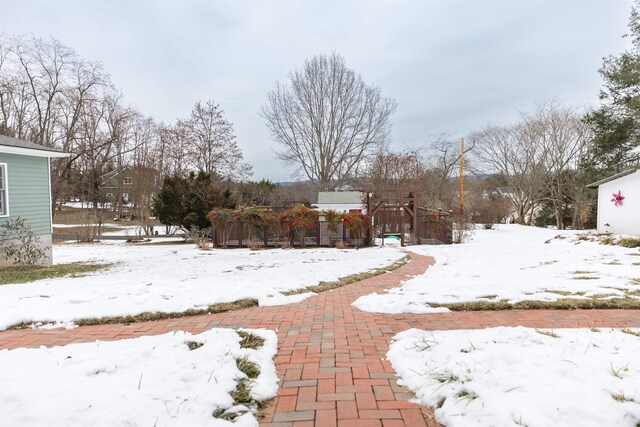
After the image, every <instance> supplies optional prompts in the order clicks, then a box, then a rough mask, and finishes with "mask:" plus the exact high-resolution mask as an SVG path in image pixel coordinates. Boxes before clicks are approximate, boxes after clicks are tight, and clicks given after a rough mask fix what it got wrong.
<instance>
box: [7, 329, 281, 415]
mask: <svg viewBox="0 0 640 427" xmlns="http://www.w3.org/2000/svg"><path fill="white" fill-rule="evenodd" d="M250 332H252V333H254V334H257V335H260V336H262V337H263V338H265V344H264V346H262V347H260V348H259V349H257V350H252V349H242V348H240V345H239V342H240V337H239V336H238V334H237V333H236V332H235V331H233V330H231V329H212V330H209V331H206V332H204V333H201V334H198V335H192V334H189V333H185V332H182V331H180V332H175V333H168V334H164V335H159V336H145V337H141V338H135V339H127V340H121V341H109V342H100V341H98V342H92V343H83V344H69V345H66V346H63V347H53V348H45V347H41V348H37V349H24V348H19V349H15V350H2V351H0V366H2V369H0V384H2V386H1V387H0V425H3V426H15V427H21V426H25V427H27V426H28V427H31V426H45V425H46V426H51V427H57V426H60V427H66V426H94V427H99V426H109V427H111V426H234V425H235V426H252V427H253V426H258V422H257V420H256V419H255V417H254V416H253V415H252V414H251V413H250V412H247V413H246V414H244V415H241V416H240V417H239V418H238V419H237V420H236V422H235V423H231V422H228V421H224V420H221V419H215V418H213V417H212V413H213V411H215V410H216V409H218V408H222V409H227V408H230V407H231V406H232V405H233V399H232V398H231V396H229V392H230V391H233V390H234V389H235V388H236V382H237V380H238V379H240V378H246V375H245V374H243V373H242V372H240V371H239V370H238V368H237V366H236V358H244V357H247V358H248V359H249V360H250V361H252V362H254V363H256V364H258V366H259V367H260V375H259V377H258V378H256V379H255V380H253V381H252V382H251V383H250V386H251V395H252V397H253V398H254V399H257V400H266V399H269V398H272V397H274V396H275V395H276V392H277V387H278V386H277V376H276V370H275V365H274V362H273V357H274V355H275V354H276V345H277V338H276V334H275V333H274V332H273V331H267V330H253V331H250ZM187 341H195V342H199V343H203V344H204V345H203V346H202V347H200V348H198V349H195V350H189V348H188V347H187V345H186V342H187ZM245 411H246V408H245Z"/></svg>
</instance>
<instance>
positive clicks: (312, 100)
mask: <svg viewBox="0 0 640 427" xmlns="http://www.w3.org/2000/svg"><path fill="white" fill-rule="evenodd" d="M289 78H290V82H289V83H288V84H284V83H278V84H277V85H276V88H275V89H274V90H273V91H271V92H269V94H268V95H267V104H266V105H265V106H264V107H263V108H262V116H263V117H264V119H265V121H266V124H267V126H268V128H269V130H270V131H271V134H272V136H273V138H274V139H275V140H276V141H277V142H279V143H280V144H281V145H282V150H281V151H280V152H279V153H278V154H279V157H280V159H281V160H282V161H283V162H284V163H285V164H286V165H289V166H294V167H295V168H296V170H297V172H302V173H304V175H306V176H307V177H308V178H309V179H310V180H311V181H312V182H313V183H314V184H316V185H318V186H319V187H320V188H322V189H329V188H332V187H333V188H335V187H338V186H340V185H342V184H343V183H344V182H345V181H346V180H347V179H348V178H350V177H353V176H355V175H357V173H358V170H359V167H360V166H361V163H362V161H363V160H364V159H365V158H366V157H368V156H369V155H371V154H373V153H375V152H376V151H377V150H378V149H379V147H380V146H381V145H382V144H383V143H384V142H385V141H386V140H387V138H388V134H389V130H390V124H389V117H390V116H391V114H392V113H393V112H394V111H395V108H396V104H395V102H394V101H393V100H391V99H389V98H384V97H382V95H381V92H380V89H378V88H376V87H373V86H367V85H366V84H365V83H364V81H363V80H362V78H361V77H360V75H358V74H357V73H356V72H355V71H354V70H352V69H349V68H347V66H346V65H345V62H344V59H343V57H342V56H340V55H338V54H336V53H334V54H332V55H330V56H326V55H320V56H315V57H313V58H312V59H310V60H307V61H306V62H305V64H304V66H303V67H302V68H301V69H297V70H295V71H293V72H292V73H291V74H290V76H289Z"/></svg>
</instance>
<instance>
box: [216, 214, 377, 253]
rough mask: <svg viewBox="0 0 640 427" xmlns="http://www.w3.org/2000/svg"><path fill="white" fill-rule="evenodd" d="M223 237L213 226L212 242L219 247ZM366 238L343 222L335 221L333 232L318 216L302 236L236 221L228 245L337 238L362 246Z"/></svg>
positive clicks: (325, 242)
mask: <svg viewBox="0 0 640 427" xmlns="http://www.w3.org/2000/svg"><path fill="white" fill-rule="evenodd" d="M223 240H224V239H223V237H222V236H221V233H219V232H218V231H217V230H214V231H213V244H214V246H216V247H221V246H222V244H223ZM366 241H367V236H366V234H365V235H363V236H362V238H360V239H357V238H356V237H355V236H352V235H351V233H350V232H349V231H348V230H347V229H346V228H345V227H343V225H342V224H339V225H338V230H337V231H336V232H335V233H331V232H330V230H329V226H328V224H327V222H325V221H319V220H318V221H316V222H315V224H314V225H313V227H312V228H311V229H308V230H306V233H305V235H304V236H302V235H301V233H298V232H295V231H294V230H290V231H288V232H287V233H284V235H283V234H281V233H278V232H277V231H276V230H274V229H273V228H271V227H265V228H263V229H262V230H257V231H256V230H251V227H250V226H249V225H248V224H245V223H243V222H240V221H237V222H235V223H234V224H233V225H232V228H231V230H230V233H229V239H228V240H227V247H229V248H240V247H265V248H268V247H272V248H273V247H320V246H324V247H333V246H335V245H336V243H339V242H345V245H346V246H365V245H366Z"/></svg>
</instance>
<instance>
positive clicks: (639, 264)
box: [631, 262, 640, 266]
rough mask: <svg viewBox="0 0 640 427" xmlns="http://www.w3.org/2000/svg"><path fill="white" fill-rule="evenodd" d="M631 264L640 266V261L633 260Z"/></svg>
mask: <svg viewBox="0 0 640 427" xmlns="http://www.w3.org/2000/svg"><path fill="white" fill-rule="evenodd" d="M631 265H638V266H640V262H632V263H631Z"/></svg>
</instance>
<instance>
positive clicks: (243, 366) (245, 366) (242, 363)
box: [236, 357, 260, 380]
mask: <svg viewBox="0 0 640 427" xmlns="http://www.w3.org/2000/svg"><path fill="white" fill-rule="evenodd" d="M236 366H237V367H238V370H240V372H242V373H243V374H245V375H246V376H247V377H249V378H250V379H252V380H253V379H256V378H258V375H260V367H259V366H258V365H257V364H255V363H253V362H252V361H250V360H249V359H248V358H247V357H243V358H240V359H236Z"/></svg>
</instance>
